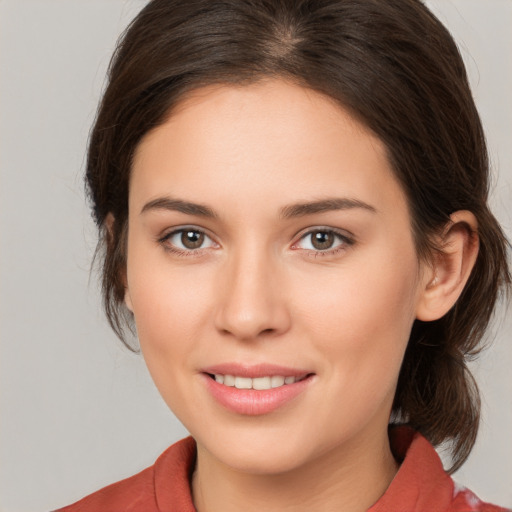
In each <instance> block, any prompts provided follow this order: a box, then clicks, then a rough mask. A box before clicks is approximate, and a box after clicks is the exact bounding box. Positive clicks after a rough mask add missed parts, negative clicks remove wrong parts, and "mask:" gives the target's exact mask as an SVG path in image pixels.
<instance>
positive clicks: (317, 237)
mask: <svg viewBox="0 0 512 512" xmlns="http://www.w3.org/2000/svg"><path fill="white" fill-rule="evenodd" d="M309 236H310V237H311V245H312V246H313V247H314V248H315V249H317V250H319V251H322V250H323V251H325V250H326V249H330V248H331V247H332V246H333V245H334V241H335V240H336V236H335V234H334V233H333V232H332V231H313V232H312V233H311V234H310V235H309Z"/></svg>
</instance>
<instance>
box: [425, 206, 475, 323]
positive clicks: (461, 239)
mask: <svg viewBox="0 0 512 512" xmlns="http://www.w3.org/2000/svg"><path fill="white" fill-rule="evenodd" d="M438 245H439V246H440V248H441V250H440V251H439V252H438V253H436V254H435V255H434V257H433V263H432V266H431V267H430V269H429V272H428V273H427V274H426V277H425V284H424V285H423V289H422V291H421V297H420V300H419V302H418V306H417V311H416V318H417V319H418V320H422V321H425V322H430V321H433V320H438V319H439V318H441V317H442V316H444V315H445V314H446V313H447V312H448V311H449V310H450V309H451V308H452V307H453V306H454V304H455V303H456V302H457V299H458V298H459V296H460V295H461V293H462V291H463V290H464V287H465V285H466V283H467V281H468V279H469V276H470V275H471V271H472V270H473V266H474V264H475V261H476V258H477V255H478V223H477V220H476V218H475V216H474V215H473V214H472V213H471V212H469V211H466V210H462V211H458V212H455V213H453V214H452V215H451V216H450V222H449V223H448V224H447V226H446V227H445V229H444V230H443V233H442V235H441V236H440V239H439V240H438Z"/></svg>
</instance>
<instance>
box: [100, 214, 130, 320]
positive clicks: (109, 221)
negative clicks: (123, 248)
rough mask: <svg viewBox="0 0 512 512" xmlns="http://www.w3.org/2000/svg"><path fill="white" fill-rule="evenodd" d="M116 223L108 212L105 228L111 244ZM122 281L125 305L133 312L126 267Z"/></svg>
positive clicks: (108, 242)
mask: <svg viewBox="0 0 512 512" xmlns="http://www.w3.org/2000/svg"><path fill="white" fill-rule="evenodd" d="M114 223H115V217H114V215H113V214H112V213H107V216H106V217H105V221H104V224H105V228H106V230H107V236H108V240H107V244H109V245H110V244H111V243H112V241H113V240H114ZM121 281H122V284H123V286H124V290H125V291H124V303H125V306H126V307H127V308H128V309H129V310H130V311H131V312H132V313H133V306H132V299H131V297H130V291H129V290H128V280H127V278H126V269H125V270H124V271H123V273H122V275H121Z"/></svg>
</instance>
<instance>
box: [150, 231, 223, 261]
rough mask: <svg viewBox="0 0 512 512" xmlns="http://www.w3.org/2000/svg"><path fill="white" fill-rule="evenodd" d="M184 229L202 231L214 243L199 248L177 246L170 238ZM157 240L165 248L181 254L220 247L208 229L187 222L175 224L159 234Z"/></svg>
mask: <svg viewBox="0 0 512 512" xmlns="http://www.w3.org/2000/svg"><path fill="white" fill-rule="evenodd" d="M184 231H196V232H198V233H202V234H203V235H204V236H205V237H206V238H208V239H209V240H210V241H211V242H212V245H211V246H209V247H199V248H197V249H182V248H181V247H176V246H175V245H173V244H171V243H170V242H169V240H170V239H171V238H172V237H173V236H175V235H177V234H179V233H183V232H184ZM157 242H158V243H159V244H161V245H162V246H164V248H165V249H166V250H168V251H171V252H175V253H179V254H183V253H194V254H196V253H200V252H201V251H203V250H205V249H210V248H211V247H212V246H213V247H219V243H218V242H217V241H216V240H215V237H214V236H212V235H211V234H210V233H209V231H208V230H206V229H204V228H200V227H199V226H194V225H190V224H186V225H183V226H175V227H173V228H170V229H168V230H166V231H164V232H163V234H162V235H158V237H157Z"/></svg>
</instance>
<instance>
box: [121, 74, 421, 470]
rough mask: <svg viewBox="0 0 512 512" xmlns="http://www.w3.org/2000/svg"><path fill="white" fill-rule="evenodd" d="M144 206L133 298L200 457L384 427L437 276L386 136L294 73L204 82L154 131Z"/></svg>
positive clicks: (272, 464)
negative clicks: (418, 248)
mask: <svg viewBox="0 0 512 512" xmlns="http://www.w3.org/2000/svg"><path fill="white" fill-rule="evenodd" d="M129 212H130V213H129V231H128V254H127V262H128V263H127V292H126V303H127V305H128V306H129V308H130V309H131V310H132V311H133V313H134V315H135V320H136V324H137V331H138V335H139V339H140V345H141V348H142V352H143V354H144V358H145V360H146V363H147V365H148V368H149V371H150V373H151V375H152V377H153V379H154V381H155V383H156V386H157V387H158V389H159V391H160V393H161V394H162V396H163V398H164V400H165V401H166V402H167V404H168V405H169V407H170V408H171V409H172V410H173V411H174V413H175V414H176V415H177V416H178V418H179V419H180V420H181V421H182V422H183V423H184V425H185V426H186V428H187V429H188V430H189V431H190V432H191V434H192V435H193V436H194V437H195V439H196V441H197V442H198V449H199V450H200V453H201V451H202V452H204V453H208V454H209V456H210V457H211V458H212V459H213V460H216V461H219V462H221V463H223V464H227V465H228V466H231V467H233V468H238V469H240V470H244V471H252V472H258V473H275V472H281V471H286V470H289V469H293V468H298V467H301V466H303V465H304V464H307V463H308V462H309V461H312V460H315V459H316V458H318V457H319V456H320V455H322V454H326V453H333V451H334V452H336V451H337V452H340V453H342V452H343V451H346V450H350V449H357V448H356V447H358V446H359V447H361V446H363V447H364V446H365V443H368V442H369V440H370V439H372V438H375V436H382V434H383V432H385V431H386V428H387V423H388V419H389V413H390V410H391V406H392V401H393V396H394V392H395V387H396V382H397V377H398V373H399V369H400V364H401V361H402V358H403V355H404V351H405V348H406V345H407V341H408V337H409V333H410V330H411V326H412V323H413V321H414V319H415V316H416V308H417V305H418V303H419V300H420V297H421V294H422V290H423V289H424V281H425V279H424V277H422V276H423V275H424V273H423V272H422V266H421V263H419V261H418V258H417V255H416V252H415V247H414V244H413V237H412V233H411V222H410V217H409V212H408V208H407V204H406V198H405V197H404V194H403V192H402V190H401V187H400V185H399V184H398V182H397V181H396V180H395V178H394V176H393V173H392V171H391V168H390V165H389V162H388V159H387V158H386V152H385V149H384V147H383V144H382V143H381V142H380V141H379V140H378V139H377V138H376V137H375V136H374V135H372V133H370V132H369V131H368V130H367V129H365V127H363V126H362V125H361V124H359V123H358V122H357V121H356V120H354V118H352V117H351V116H350V115H349V114H348V113H347V112H346V111H344V110H342V109H341V108H340V107H339V106H337V105H336V104H334V102H332V101H331V100H329V99H327V98H325V97H324V96H322V95H320V94H318V93H316V92H312V91H310V90H306V89H304V88H300V87H298V86H296V85H291V84H288V83H286V82H284V81H278V80H274V81H265V82H260V83H258V84H254V85H250V86H243V87H234V86H233V87H232V86H217V87H208V88H204V89H202V90H199V91H197V92H195V93H194V94H193V95H191V96H190V97H189V98H188V99H186V100H185V101H184V102H182V103H181V104H180V106H179V108H178V109H176V111H175V112H174V114H173V115H172V116H171V117H170V119H169V120H168V121H167V122H165V124H163V125H161V126H160V127H158V128H156V129H155V130H154V131H152V132H151V133H149V134H148V135H147V136H146V137H145V138H144V139H143V141H142V142H141V144H140V146H139V147H138V150H137V153H136V156H135V159H134V164H133V174H132V177H131V183H130V197H129ZM215 374H216V375H217V381H218V382H217V381H216V380H214V376H215ZM285 378H286V380H285ZM273 386H275V387H273ZM246 388H252V389H246Z"/></svg>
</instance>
